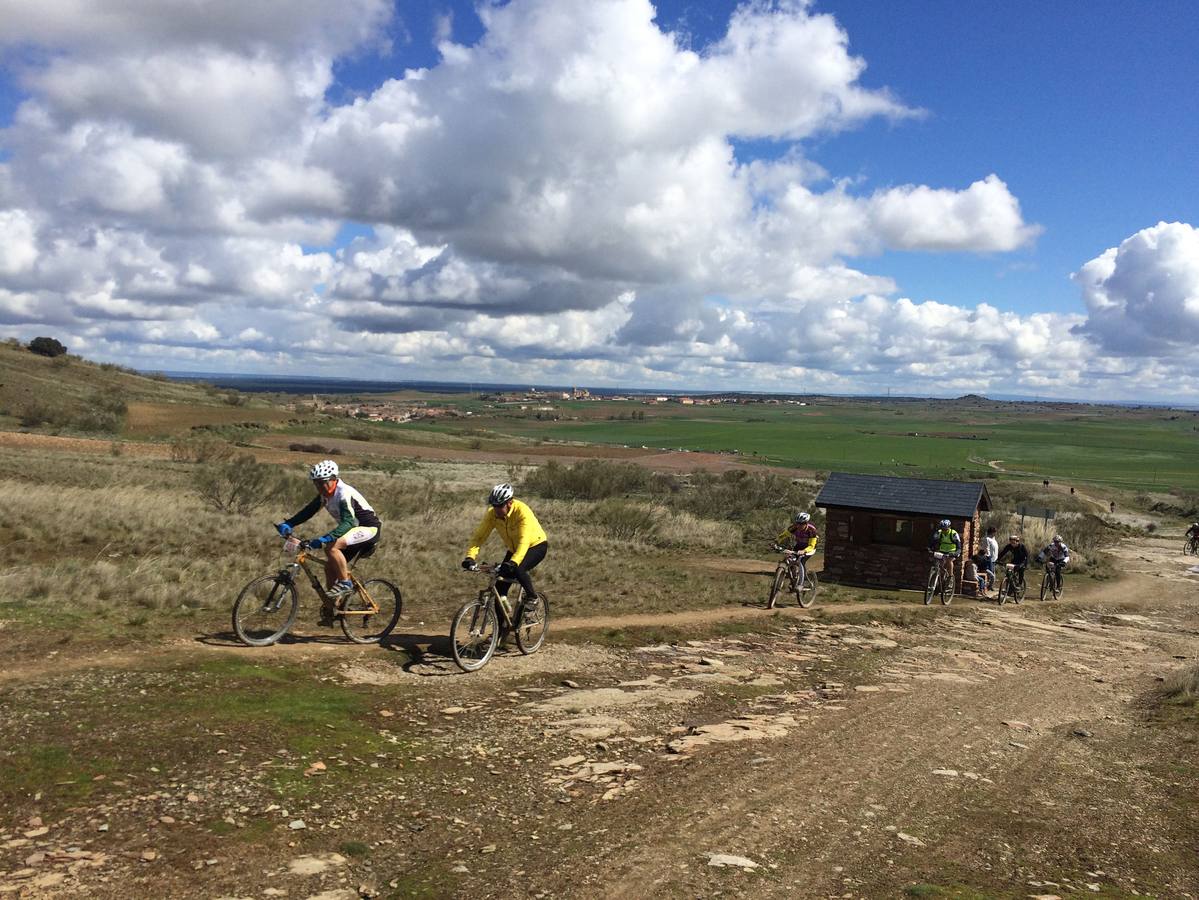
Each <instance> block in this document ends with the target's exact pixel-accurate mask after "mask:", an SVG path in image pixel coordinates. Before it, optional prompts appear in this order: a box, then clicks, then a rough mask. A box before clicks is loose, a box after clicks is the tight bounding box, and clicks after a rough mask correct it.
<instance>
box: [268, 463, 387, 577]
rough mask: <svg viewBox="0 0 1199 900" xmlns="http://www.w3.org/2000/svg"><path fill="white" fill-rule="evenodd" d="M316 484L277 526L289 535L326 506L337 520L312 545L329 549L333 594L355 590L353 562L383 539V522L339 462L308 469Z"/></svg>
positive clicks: (327, 571) (327, 573) (327, 565)
mask: <svg viewBox="0 0 1199 900" xmlns="http://www.w3.org/2000/svg"><path fill="white" fill-rule="evenodd" d="M308 477H309V478H310V479H312V483H313V486H314V487H315V488H316V497H314V498H313V500H312V502H311V503H309V504H308V505H307V506H305V507H304V508H303V509H302V510H300V511H299V512H298V513H296V514H295V515H294V516H292V517H291V518H290V519H287V520H285V521H283V522H280V523H279V524H278V525H276V526H275V529H276V530H277V531H278V532H279V534H281V535H283V536H284V537H287V536H288V535H289V534H291V532H292V529H294V528H295V527H296V526H297V525H302V524H303V523H304V522H307V521H308V520H309V519H311V518H312V517H313V516H315V515H316V514H317V513H318V512H319V511H320V509H321V507H322V506H323V507H324V508H325V511H326V512H327V513H329V515H330V516H332V517H333V519H334V521H335V522H336V523H337V524H336V525H334V526H333V530H332V531H330V532H328V533H327V534H324V535H322V536H321V537H317V538H312V539H311V540H309V541H308V546H309V547H312V548H313V549H316V550H319V549H321V548H324V550H325V557H326V558H325V584H326V585H327V587H328V594H329V597H330V598H336V597H340V596H342V595H343V594H348V593H350V592H351V591H352V590H354V583H353V582H352V581H350V563H351V562H353V561H354V560H355V559H356V558H357V557H358V556H359V555H361V554H362V553H363V552H364V551H366V550H368V549H369V548H371V547H373V546H374V545H375V544H376V543H378V541H379V529H380V528H381V523H380V522H379V516H378V515H377V514H376V513H375V510H374V508H373V507H372V506H371V505H370V504H369V503H367V502H366V498H365V497H363V496H362V494H360V493H359V492H358V491H357V490H355V489H354V488H353V487H351V486H350V485H348V484H346V483H345V482H344V481H341V480H340V479H339V478H338V470H337V463H335V462H334V461H333V460H331V459H326V460H322V461H321V462H319V463H317V464H316V465H315V466H313V467H312V468H311V469H310V470H309V471H308Z"/></svg>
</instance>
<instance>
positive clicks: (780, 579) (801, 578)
mask: <svg viewBox="0 0 1199 900" xmlns="http://www.w3.org/2000/svg"><path fill="white" fill-rule="evenodd" d="M770 549H771V550H774V551H775V552H776V553H782V554H783V558H782V559H780V560H779V564H778V565H777V566H776V567H775V570H774V580H773V581H771V582H770V595H769V596H768V597H767V598H766V608H767V609H774V605H775V603H776V602H777V600H778V595H779V592H780V591H782V590H783V589H784V588H786V590H787V591H789V592H790V593H792V594H794V595H795V602H796V603H798V604H799V605H800V606H802V607H803V608H804V609H807V608H808V607H809V606H811V605H812V603H813V601H815V599H816V590H817V588H819V587H820V584H819V582H818V581H817V580H816V573H814V572H809V571H808V567H807V566H805V565H804V561H803V554H802V553H797V552H796V551H794V550H784V549H783V548H782V547H780V546H779V545H778V544H771V545H770Z"/></svg>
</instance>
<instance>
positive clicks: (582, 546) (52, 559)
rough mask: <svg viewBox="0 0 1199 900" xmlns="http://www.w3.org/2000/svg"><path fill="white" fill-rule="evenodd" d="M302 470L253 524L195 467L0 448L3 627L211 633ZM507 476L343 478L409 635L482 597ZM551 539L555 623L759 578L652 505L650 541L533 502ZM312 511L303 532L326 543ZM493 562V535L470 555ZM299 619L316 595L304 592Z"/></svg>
mask: <svg viewBox="0 0 1199 900" xmlns="http://www.w3.org/2000/svg"><path fill="white" fill-rule="evenodd" d="M305 467H306V464H301V465H292V466H289V467H287V469H280V470H279V473H280V475H281V476H282V475H286V476H287V484H286V487H285V496H284V497H283V498H282V499H279V500H277V501H275V502H273V503H270V504H268V505H265V506H263V507H262V508H260V509H258V510H257V511H256V512H254V513H252V514H250V515H230V514H223V513H219V512H217V511H215V510H213V509H211V508H209V507H208V506H206V505H205V504H204V503H203V502H202V501H201V499H200V497H199V496H198V495H197V492H196V485H197V483H198V482H199V481H200V476H201V475H202V473H203V472H204V471H205V470H206V464H203V463H195V462H185V461H170V460H165V459H161V460H155V459H138V458H133V457H130V456H121V457H114V456H96V455H89V456H84V455H75V454H68V453H61V452H49V451H47V452H45V453H42V454H38V455H37V456H30V455H29V454H28V453H27V452H20V453H18V452H16V451H12V450H3V449H0V471H7V472H20V473H21V474H22V478H20V479H19V480H18V479H14V478H8V479H0V488H2V489H3V490H2V493H0V549H2V550H3V551H4V556H3V562H2V563H0V591H2V595H0V596H2V597H3V598H4V599H3V600H0V619H6V620H9V622H10V623H13V624H14V625H15V626H17V627H23V626H28V627H30V628H34V629H36V630H39V631H51V632H53V631H55V630H67V631H69V632H71V633H72V635H73V637H74V638H75V639H81V638H84V637H86V636H87V635H89V634H90V635H92V636H93V637H95V638H104V639H111V638H113V637H120V638H122V639H130V640H148V639H155V640H157V639H160V638H161V637H162V636H164V634H192V635H199V636H205V635H207V636H213V635H222V634H225V633H227V631H228V615H229V609H230V606H231V604H232V601H233V599H234V597H235V596H236V594H237V591H238V590H239V589H240V588H241V586H242V585H243V584H245V583H246V582H248V581H249V580H250V579H251V578H253V577H256V576H258V575H261V574H264V573H266V572H268V571H271V570H272V569H273V568H275V567H277V566H278V565H280V563H281V557H280V555H279V543H278V539H277V537H276V536H275V533H274V529H273V527H272V523H273V522H277V521H279V520H280V519H282V518H284V517H286V516H288V515H290V514H291V513H293V512H295V511H296V510H297V509H299V508H300V507H301V506H303V504H304V503H305V502H307V500H308V498H309V496H310V494H309V491H310V490H311V488H310V487H309V485H308V482H307V480H306V479H305V478H304V469H305ZM508 475H509V473H508V471H507V470H506V468H505V467H503V466H501V465H496V464H486V465H468V464H462V463H428V464H426V463H418V464H414V465H413V466H412V468H411V469H406V470H404V471H401V472H395V473H387V472H378V471H373V470H355V469H354V468H353V467H349V468H347V469H346V470H345V477H346V480H347V481H349V482H350V483H351V484H353V485H354V486H355V487H357V488H358V489H360V490H361V491H362V492H363V493H364V494H365V495H366V497H367V498H368V499H369V500H370V501H371V503H372V504H373V505H374V506H375V507H376V509H378V510H379V512H380V516H381V517H382V519H383V523H384V540H383V545H382V547H381V549H380V551H379V552H378V553H377V554H376V555H375V557H374V558H372V559H371V560H369V561H368V562H366V563H364V564H363V565H364V568H365V569H366V571H369V572H371V573H375V574H379V575H387V576H390V577H392V578H394V579H395V580H396V581H398V582H399V584H400V586H401V589H402V591H403V593H404V597H405V608H406V610H407V613H408V615H409V616H410V617H411V621H412V627H413V628H417V627H419V626H420V623H422V622H423V623H424V627H423V628H421V630H423V631H424V632H426V633H432V634H440V633H442V632H443V631H444V626H445V625H446V623H448V620H449V617H450V615H451V614H452V612H453V610H454V609H455V608H456V607H457V606H458V605H459V604H461V603H462V602H463V601H464V600H465V599H467V597H469V596H470V595H471V594H472V593H473V592H474V591H476V590H478V588H479V586H480V585H479V581H478V579H477V577H475V576H468V575H464V574H463V573H462V572H461V571H460V569H459V567H458V562H459V560H460V559H461V557H462V553H463V550H464V549H465V548H466V546H467V543H468V538H469V536H470V534H471V532H472V530H473V529H474V527H475V525H476V524H477V523H478V520H479V518H480V516H481V515H482V513H483V511H484V508H485V502H484V501H485V497H486V493H487V490H488V489H489V487H490V486H491V485H492V484H494V483H496V482H497V481H500V480H504V479H506V477H507V476H508ZM530 502H531V503H532V504H533V507H534V509H535V510H536V512H537V515H538V517H539V519H540V520H541V522H542V524H543V525H544V526H545V528H546V530H547V532H548V534H549V536H550V554H549V557H548V559H547V561H546V562H545V563H544V564H543V565H542V566H541V567H540V568H539V569H538V570H537V571H536V573H535V580H536V581H537V583H538V585H539V586H540V587H542V588H543V589H545V590H546V591H547V592H548V593H549V594H550V595H551V597H552V598H553V600H554V608H555V613H556V615H559V616H567V615H575V614H588V615H595V614H603V613H606V612H610V613H613V614H616V613H618V612H635V611H644V612H653V611H672V610H679V609H689V608H697V607H705V606H718V605H725V604H728V603H730V602H737V601H745V600H754V599H760V597H759V596H758V595H759V594H761V593H762V592H764V590H765V584H764V583H762V584H759V582H760V581H761V580H762V579H760V578H757V577H755V576H752V575H745V574H741V573H737V572H721V571H712V570H708V569H706V568H703V567H700V566H698V565H697V564H696V560H695V558H696V556H698V555H700V554H719V553H722V552H731V551H732V550H736V551H740V552H744V551H743V548H741V547H740V545H739V542H738V533H737V529H736V527H735V526H734V525H732V524H730V523H728V522H716V521H711V520H707V519H702V518H699V517H697V516H695V515H694V514H692V513H689V512H687V511H685V510H677V509H671V508H667V507H665V506H660V505H655V504H650V505H647V506H646V508H645V513H646V515H647V516H648V517H649V519H650V521H652V523H653V530H652V534H649V535H646V536H645V537H644V538H642V537H640V536H637V537H634V538H633V539H632V540H627V539H624V538H622V537H620V536H616V535H613V534H612V533H611V532H610V530H609V528H608V527H607V526H606V525H605V524H604V523H603V522H602V521H598V520H595V519H593V517H592V516H591V515H590V512H591V509H592V507H593V506H594V504H592V503H590V502H584V501H571V500H539V499H537V498H532V499H531V500H530ZM330 524H331V521H330V520H329V519H328V517H327V516H325V514H324V513H320V514H318V518H316V519H314V520H313V521H312V522H311V523H310V524H308V525H306V526H303V527H302V528H301V529H300V530H301V532H303V533H304V534H306V535H314V534H320V533H323V532H324V531H325V530H327V529H328V528H329V527H330ZM502 554H503V548H502V545H501V544H500V542H499V539H498V537H496V536H493V537H492V538H491V541H490V542H489V543H488V544H487V545H486V547H485V549H484V551H483V554H482V555H483V557H484V558H487V559H498V558H500V557H501V556H502ZM301 603H302V606H301V609H302V613H301V616H302V619H301V621H307V617H306V615H305V613H304V612H303V611H304V610H309V611H313V610H315V598H314V597H312V596H311V595H309V593H308V592H307V589H305V590H304V591H302V594H301Z"/></svg>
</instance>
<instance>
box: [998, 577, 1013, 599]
mask: <svg viewBox="0 0 1199 900" xmlns="http://www.w3.org/2000/svg"><path fill="white" fill-rule="evenodd" d="M1010 584H1011V582H1010V580H1009V579H1008V577H1007V576H1006V575H1004V576H1003V581H1001V582H999V595H998V596H997V597H996V598H995V599H996V600H998V601H999V605H1000V606H1003V604H1004V601H1005V600H1007V592H1008V589H1009V587H1010Z"/></svg>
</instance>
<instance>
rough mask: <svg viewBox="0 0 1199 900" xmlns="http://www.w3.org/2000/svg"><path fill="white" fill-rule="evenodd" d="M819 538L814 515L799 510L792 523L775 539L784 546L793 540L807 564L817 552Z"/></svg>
mask: <svg viewBox="0 0 1199 900" xmlns="http://www.w3.org/2000/svg"><path fill="white" fill-rule="evenodd" d="M818 538H819V533H818V532H817V531H816V526H815V525H813V524H812V517H811V516H810V515H808V514H807V513H806V512H797V513H796V514H795V515H794V516H793V517H792V518H791V524H790V525H788V526H787V527H786V528H785V529H783V530H782V531H780V532H779V536H778V537H776V538H775V539H774V542H775V544H777V545H779V546H782V547H785V546H787V543H788V542H791V543H792V546H794V548H795V552H796V553H798V554H799V556H800V559H802V560H803V563H804V566H807V564H808V560H810V559H811V558H812V556H813V555H814V554H815V553H816V541H817V539H818Z"/></svg>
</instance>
